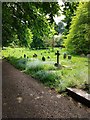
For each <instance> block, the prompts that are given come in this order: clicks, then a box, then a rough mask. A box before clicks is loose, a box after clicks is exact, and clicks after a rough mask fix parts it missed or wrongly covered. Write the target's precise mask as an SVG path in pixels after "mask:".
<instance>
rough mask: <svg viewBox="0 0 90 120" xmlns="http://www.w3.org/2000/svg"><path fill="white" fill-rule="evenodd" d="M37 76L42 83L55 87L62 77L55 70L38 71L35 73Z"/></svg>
mask: <svg viewBox="0 0 90 120" xmlns="http://www.w3.org/2000/svg"><path fill="white" fill-rule="evenodd" d="M35 78H38V79H39V80H40V81H41V82H42V83H44V84H45V85H48V86H50V87H55V86H56V85H57V84H58V83H59V79H60V77H59V76H57V74H56V73H55V72H52V71H51V72H50V71H42V70H41V71H38V72H37V73H36V74H35ZM57 82H58V83H57ZM56 83H57V84H56Z"/></svg>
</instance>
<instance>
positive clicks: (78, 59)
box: [2, 47, 89, 93]
mask: <svg viewBox="0 0 90 120" xmlns="http://www.w3.org/2000/svg"><path fill="white" fill-rule="evenodd" d="M57 51H58V53H59V56H58V57H57ZM2 55H3V56H4V59H7V60H8V62H10V63H11V64H12V65H14V66H15V67H16V68H18V69H19V70H21V71H23V72H25V73H26V74H30V75H31V76H32V77H34V78H36V79H37V80H40V81H41V82H42V83H44V84H45V85H46V86H48V87H50V88H53V89H55V90H56V91H57V92H59V93H62V92H65V90H66V88H67V87H72V88H81V89H83V90H87V92H89V86H88V87H86V85H87V84H88V58H87V56H85V57H82V56H71V55H69V54H68V53H67V52H66V51H65V49H60V48H54V51H52V49H46V50H29V49H26V48H10V47H7V48H6V49H5V50H3V51H2ZM69 57H70V58H69Z"/></svg>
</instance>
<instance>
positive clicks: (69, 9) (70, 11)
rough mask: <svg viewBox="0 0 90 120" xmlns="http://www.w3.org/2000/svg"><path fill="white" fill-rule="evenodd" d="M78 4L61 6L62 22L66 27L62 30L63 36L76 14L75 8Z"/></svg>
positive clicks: (71, 3) (67, 3)
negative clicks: (63, 16)
mask: <svg viewBox="0 0 90 120" xmlns="http://www.w3.org/2000/svg"><path fill="white" fill-rule="evenodd" d="M78 4H79V3H78V2H69V1H68V2H64V5H62V6H63V10H62V14H63V15H65V18H64V20H62V21H63V22H64V23H65V24H66V26H65V29H64V32H63V34H64V35H67V34H68V32H69V29H70V26H71V21H72V18H73V16H75V14H76V10H77V6H78Z"/></svg>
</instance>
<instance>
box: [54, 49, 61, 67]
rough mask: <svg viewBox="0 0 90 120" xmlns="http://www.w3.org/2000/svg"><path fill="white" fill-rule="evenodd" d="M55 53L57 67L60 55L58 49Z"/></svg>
mask: <svg viewBox="0 0 90 120" xmlns="http://www.w3.org/2000/svg"><path fill="white" fill-rule="evenodd" d="M55 55H57V63H56V64H57V67H59V55H60V53H59V51H58V50H57V52H56V53H55Z"/></svg>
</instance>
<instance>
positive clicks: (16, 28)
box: [2, 2, 59, 45]
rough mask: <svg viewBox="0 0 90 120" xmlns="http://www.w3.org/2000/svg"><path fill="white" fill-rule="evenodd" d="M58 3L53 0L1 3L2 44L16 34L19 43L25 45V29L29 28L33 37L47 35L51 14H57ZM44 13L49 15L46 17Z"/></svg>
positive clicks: (51, 18)
mask: <svg viewBox="0 0 90 120" xmlns="http://www.w3.org/2000/svg"><path fill="white" fill-rule="evenodd" d="M58 11H59V5H58V3H55V2H44V3H43V2H37V3H34V2H27V3H23V2H14V3H13V2H10V3H8V2H7V3H3V4H2V25H3V27H2V28H3V29H2V33H3V34H2V38H3V41H2V43H3V45H8V44H9V43H11V42H12V40H13V39H12V37H13V34H16V35H17V37H18V40H19V42H20V44H22V45H24V44H25V45H26V44H27V41H25V37H26V35H25V34H26V32H25V31H26V29H30V31H31V32H32V34H33V38H34V37H36V36H38V38H40V39H42V37H43V36H45V35H47V36H48V35H49V34H48V33H49V32H50V29H51V27H50V26H51V24H53V16H54V15H55V14H58ZM46 15H48V16H49V19H47V17H46Z"/></svg>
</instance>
